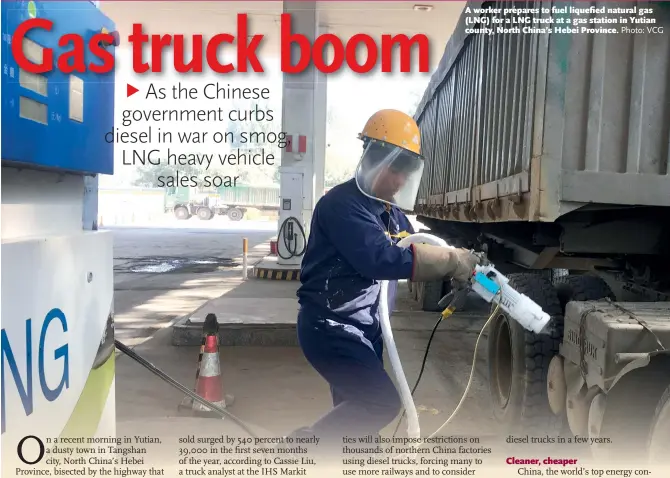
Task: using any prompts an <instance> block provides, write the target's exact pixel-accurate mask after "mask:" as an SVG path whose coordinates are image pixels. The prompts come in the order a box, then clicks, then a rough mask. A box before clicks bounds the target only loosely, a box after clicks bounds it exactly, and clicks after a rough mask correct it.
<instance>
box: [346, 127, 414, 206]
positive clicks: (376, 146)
mask: <svg viewBox="0 0 670 478" xmlns="http://www.w3.org/2000/svg"><path fill="white" fill-rule="evenodd" d="M366 141H367V143H366V144H365V149H364V151H363V156H362V157H361V161H360V162H359V163H358V167H357V168H356V184H357V185H358V189H360V191H361V192H362V193H363V194H365V195H366V196H368V197H370V198H373V199H378V200H380V201H382V202H385V203H389V204H392V205H394V206H397V207H399V208H400V209H404V210H406V211H412V210H414V203H415V202H416V196H417V193H418V192H419V184H420V183H421V176H422V174H423V165H424V160H423V158H422V157H421V156H419V155H418V154H415V153H413V152H411V151H408V150H406V149H404V148H400V147H398V146H395V145H392V144H389V143H385V142H382V141H375V140H366Z"/></svg>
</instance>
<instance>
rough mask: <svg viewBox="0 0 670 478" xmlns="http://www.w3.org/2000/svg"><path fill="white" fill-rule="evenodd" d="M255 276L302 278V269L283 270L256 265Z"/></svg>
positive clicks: (273, 278)
mask: <svg viewBox="0 0 670 478" xmlns="http://www.w3.org/2000/svg"><path fill="white" fill-rule="evenodd" d="M254 277H257V278H258V279H270V280H300V271H281V270H276V269H263V268H258V267H256V268H255V269H254Z"/></svg>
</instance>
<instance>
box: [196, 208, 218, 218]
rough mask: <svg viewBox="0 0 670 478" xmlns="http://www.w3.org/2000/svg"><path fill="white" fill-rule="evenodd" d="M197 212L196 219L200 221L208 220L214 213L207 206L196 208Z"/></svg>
mask: <svg viewBox="0 0 670 478" xmlns="http://www.w3.org/2000/svg"><path fill="white" fill-rule="evenodd" d="M197 214H198V219H200V220H201V221H209V220H210V219H212V218H213V217H214V213H213V212H212V210H211V209H210V208H208V207H201V208H198V212H197Z"/></svg>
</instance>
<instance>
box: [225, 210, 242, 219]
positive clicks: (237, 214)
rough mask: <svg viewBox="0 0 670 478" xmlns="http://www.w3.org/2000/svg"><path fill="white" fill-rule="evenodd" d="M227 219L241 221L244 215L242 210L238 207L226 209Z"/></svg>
mask: <svg viewBox="0 0 670 478" xmlns="http://www.w3.org/2000/svg"><path fill="white" fill-rule="evenodd" d="M227 214H228V219H230V220H231V221H241V220H242V218H243V217H244V212H242V210H241V209H238V208H236V207H234V208H232V209H228V213H227Z"/></svg>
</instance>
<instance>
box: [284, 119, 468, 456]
mask: <svg viewBox="0 0 670 478" xmlns="http://www.w3.org/2000/svg"><path fill="white" fill-rule="evenodd" d="M359 139H361V140H362V141H363V154H362V156H361V159H360V162H359V164H358V167H357V168H356V172H355V175H354V178H352V179H351V180H349V181H347V182H345V183H343V184H340V185H338V186H335V187H334V188H333V189H331V190H330V191H329V192H328V193H327V194H326V195H324V196H323V197H322V198H321V199H320V200H319V201H318V203H317V205H316V207H315V209H314V214H313V216H312V222H311V228H310V236H309V240H308V243H307V248H306V251H305V254H304V256H303V261H302V267H301V272H300V280H301V282H302V284H301V286H300V288H299V290H298V293H297V295H298V301H299V303H300V309H299V312H298V320H297V332H298V341H299V344H300V347H301V349H302V351H303V354H304V355H305V358H306V359H307V360H308V362H309V363H310V364H311V365H312V367H314V369H315V370H316V371H317V372H318V373H319V374H320V375H321V376H322V377H323V378H324V379H325V380H326V381H327V382H328V383H329V384H330V391H331V395H332V399H333V406H334V408H333V409H332V410H331V411H330V413H328V414H326V415H325V416H324V417H322V418H321V419H319V420H318V421H317V422H316V423H314V424H313V425H312V426H311V427H303V428H300V429H298V430H295V431H294V432H292V434H291V435H290V436H292V437H294V438H295V437H306V436H317V437H319V438H320V442H321V446H324V445H325V446H326V447H327V450H329V451H328V453H330V452H335V453H337V452H338V450H341V447H342V441H343V437H344V436H348V437H360V436H367V435H369V434H372V435H377V434H378V433H379V431H380V430H381V429H383V428H384V427H385V426H386V425H388V424H389V423H390V422H391V421H393V419H394V418H395V417H396V416H397V415H398V414H399V412H400V409H401V401H400V396H399V394H398V392H397V390H396V389H395V386H394V385H393V382H392V381H391V378H390V377H389V375H388V374H387V373H386V371H385V370H384V365H383V362H382V353H383V347H382V345H383V342H382V340H383V337H382V329H381V325H380V319H379V313H380V310H379V305H380V290H381V284H380V281H383V280H389V281H397V280H400V279H411V280H412V281H414V282H425V281H435V280H440V279H443V278H446V277H452V278H454V279H456V280H466V279H467V278H469V277H470V276H471V275H472V273H473V270H474V268H475V266H476V265H477V263H478V258H477V256H476V255H474V254H472V253H471V252H470V251H468V250H465V249H451V248H443V247H438V246H432V245H428V244H414V245H412V246H411V247H409V248H402V247H399V246H397V245H396V244H395V243H394V241H393V238H392V237H390V235H391V234H390V232H389V229H388V224H389V223H388V222H386V223H384V222H383V220H382V215H383V214H384V212H385V210H386V205H391V206H394V207H395V208H398V209H404V210H413V209H414V202H415V200H416V195H417V192H418V188H419V183H420V181H421V176H422V173H423V167H424V158H423V157H422V156H421V154H420V133H419V128H418V126H417V124H416V123H415V121H414V120H413V119H412V118H411V117H410V116H408V115H406V114H404V113H402V112H400V111H396V110H381V111H379V112H377V113H375V114H374V115H373V116H372V117H371V118H370V119H369V120H368V122H367V123H366V125H365V127H364V128H363V131H362V133H361V134H359ZM331 447H334V449H333V448H331Z"/></svg>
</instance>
